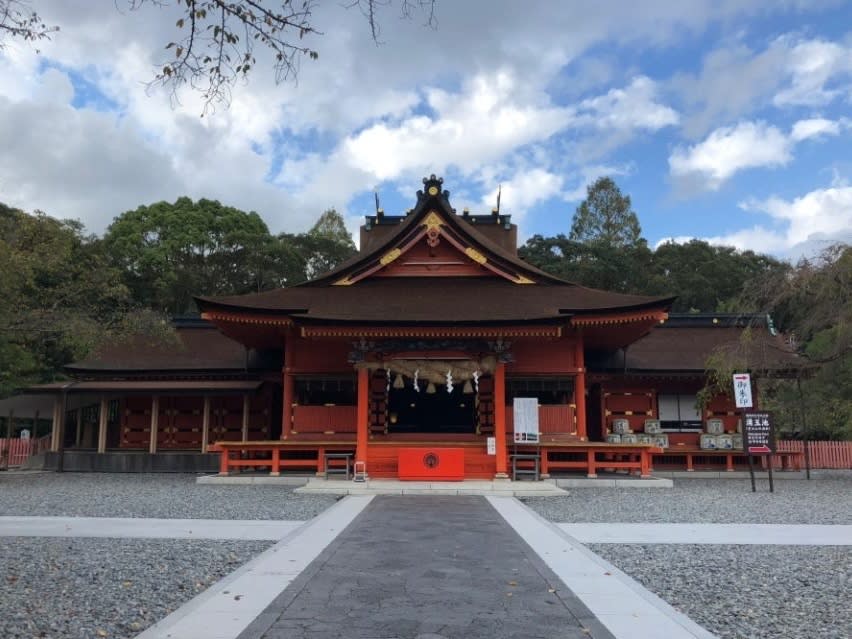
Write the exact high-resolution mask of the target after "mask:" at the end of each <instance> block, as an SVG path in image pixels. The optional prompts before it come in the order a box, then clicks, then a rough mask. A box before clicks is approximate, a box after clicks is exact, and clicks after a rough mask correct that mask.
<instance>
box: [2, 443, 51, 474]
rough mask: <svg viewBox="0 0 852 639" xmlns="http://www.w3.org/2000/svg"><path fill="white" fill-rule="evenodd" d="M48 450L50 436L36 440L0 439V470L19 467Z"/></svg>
mask: <svg viewBox="0 0 852 639" xmlns="http://www.w3.org/2000/svg"><path fill="white" fill-rule="evenodd" d="M49 448H50V435H45V436H44V437H39V438H38V439H5V438H4V439H0V468H6V467H9V466H21V465H22V464H23V463H24V462H25V461H27V459H29V458H30V457H32V456H33V455H38V454H39V453H43V452H44V451H46V450H48V449H49Z"/></svg>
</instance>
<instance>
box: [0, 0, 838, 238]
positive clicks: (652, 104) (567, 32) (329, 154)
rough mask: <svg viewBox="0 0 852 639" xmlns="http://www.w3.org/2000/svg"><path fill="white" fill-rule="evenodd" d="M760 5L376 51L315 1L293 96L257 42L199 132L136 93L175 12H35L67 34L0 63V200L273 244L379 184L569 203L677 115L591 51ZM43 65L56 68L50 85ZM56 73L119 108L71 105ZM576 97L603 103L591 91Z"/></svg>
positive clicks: (459, 25)
mask: <svg viewBox="0 0 852 639" xmlns="http://www.w3.org/2000/svg"><path fill="white" fill-rule="evenodd" d="M775 6H776V3H775V2H774V1H773V0H748V1H747V2H741V1H739V0H737V1H731V2H716V1H715V0H697V1H696V2H689V3H671V2H668V1H664V0H649V1H648V2H643V3H632V4H627V5H625V4H624V3H623V2H611V1H608V0H601V1H600V2H595V3H591V4H588V6H583V7H578V6H577V5H576V4H574V3H543V4H541V6H538V5H537V4H535V3H534V5H533V6H531V7H530V8H529V10H528V11H525V12H524V15H523V19H522V20H519V19H517V15H518V13H517V11H518V6H517V3H516V2H515V1H514V0H494V1H493V2H491V3H489V9H488V10H483V8H482V5H481V4H480V3H461V2H459V3H445V4H442V5H441V6H440V7H439V12H440V13H439V16H438V17H439V20H440V24H439V27H438V29H437V30H435V31H431V30H428V29H423V28H422V27H421V24H420V22H419V21H418V20H417V19H415V20H413V21H398V20H396V16H395V15H393V14H390V13H388V14H385V24H386V27H387V28H386V30H385V32H384V33H383V35H382V40H383V41H384V44H383V45H382V46H376V45H375V44H374V43H373V42H372V41H371V40H370V38H369V35H368V33H367V28H366V25H365V24H364V21H363V19H362V17H361V16H360V15H359V13H358V12H357V11H347V10H345V9H342V8H341V6H340V4H339V3H335V2H327V3H320V4H319V5H318V7H317V9H316V11H315V14H314V15H315V18H316V23H317V25H318V26H319V27H320V29H321V30H322V31H323V32H324V35H323V36H322V37H318V38H316V39H312V38H311V36H309V37H308V40H309V42H310V45H311V46H315V47H316V48H317V49H319V51H320V58H319V60H317V61H308V60H305V61H304V64H303V68H302V73H301V76H300V79H299V82H298V83H297V84H285V85H281V86H276V85H275V84H274V83H273V82H272V81H271V79H270V77H269V75H268V74H266V73H265V72H264V69H265V63H266V61H267V59H266V58H264V56H265V55H266V54H265V53H264V51H263V50H262V47H260V48H258V64H257V65H256V69H257V75H255V76H254V77H253V78H252V79H251V80H250V82H249V83H248V84H245V85H242V84H240V85H239V86H237V87H236V89H235V93H234V100H233V103H232V105H231V108H230V109H229V110H227V111H223V110H220V111H219V112H218V113H216V114H214V115H213V116H212V117H205V118H204V119H203V120H199V118H198V115H199V113H200V112H201V105H200V103H199V100H198V97H197V96H196V95H193V94H191V93H186V92H184V93H181V96H180V97H181V103H180V104H177V105H175V106H174V108H173V107H172V106H171V105H170V103H169V100H168V96H167V95H164V94H163V93H162V92H157V91H154V92H153V93H152V94H150V95H149V94H147V93H146V91H145V87H144V81H145V80H147V79H150V77H151V76H152V73H153V69H154V68H155V65H156V64H157V63H158V62H160V61H162V56H165V55H168V54H167V53H166V52H165V51H164V49H163V46H164V44H165V43H166V42H168V41H169V40H170V39H173V38H174V34H175V27H174V22H175V19H176V13H175V10H174V7H171V8H169V7H164V8H162V9H161V8H157V7H155V6H152V5H150V3H145V6H144V7H143V9H142V10H140V11H136V12H129V13H127V12H125V13H122V12H120V11H115V10H113V7H112V4H111V3H106V6H105V5H104V4H103V3H93V2H89V1H82V0H76V1H73V2H69V1H67V0H43V2H42V1H41V0H40V2H39V7H38V9H39V12H40V13H41V14H42V15H43V17H44V18H45V20H46V21H47V22H48V23H51V24H53V23H57V24H60V25H61V26H62V31H60V32H59V33H58V34H57V35H56V37H55V38H54V40H53V41H52V42H50V43H43V44H42V45H40V46H41V48H42V50H43V51H44V55H45V58H41V59H39V58H38V57H37V56H35V55H33V54H32V52H31V51H30V50H29V49H27V47H26V46H22V47H17V46H11V47H9V48H7V49H5V50H4V51H3V52H2V53H0V147H2V148H3V150H4V154H3V155H4V157H3V158H0V166H2V173H0V179H2V182H0V201H6V202H8V203H10V204H14V205H17V206H21V207H22V208H25V209H33V208H43V209H45V210H47V211H49V212H50V213H52V214H56V215H60V216H69V217H79V218H81V219H82V220H83V221H84V222H85V223H86V224H87V225H89V227H90V229H91V230H93V231H101V230H103V228H104V226H105V224H106V223H108V221H109V219H110V218H111V217H112V216H113V215H115V214H117V213H119V212H121V211H122V210H125V209H126V208H132V207H135V206H136V205H138V204H140V203H144V202H151V201H155V200H159V199H172V198H174V197H176V196H177V195H181V194H188V195H190V196H193V197H200V196H206V197H216V198H219V199H222V200H223V201H226V202H228V203H229V204H232V205H234V206H239V207H241V208H245V209H256V210H257V211H258V212H260V213H261V215H263V216H264V218H265V219H266V220H267V222H268V223H269V225H270V227H271V228H272V229H273V230H276V231H279V230H283V229H285V228H286V229H288V230H299V229H301V228H306V227H307V226H308V225H309V224H310V223H311V222H312V221H313V219H315V217H316V216H317V215H318V214H319V213H320V212H321V211H322V210H324V209H325V208H326V207H327V206H336V207H337V208H338V210H339V211H341V213H343V214H345V215H350V214H351V212H350V211H348V210H347V204H348V203H349V202H350V201H351V199H352V198H353V196H355V195H357V194H359V193H361V192H363V191H364V190H367V189H370V188H372V187H373V186H375V185H376V184H377V183H379V182H382V181H388V180H393V181H397V182H407V183H411V184H415V185H416V184H417V179H418V178H419V177H420V176H422V175H423V174H428V173H431V172H435V173H443V172H445V171H446V170H447V169H448V168H451V169H452V170H454V171H457V172H458V173H460V174H461V176H462V178H463V181H464V182H465V184H464V186H462V185H459V186H456V185H451V187H450V188H452V189H453V191H454V193H458V192H460V191H463V190H465V189H466V190H469V191H470V193H471V195H470V199H471V201H474V202H476V201H478V200H479V198H480V197H482V193H483V192H485V191H488V190H491V189H492V188H493V186H494V184H495V181H490V180H486V179H485V171H484V169H485V168H486V167H491V168H493V167H500V171H499V172H498V173H499V176H500V177H503V176H508V178H507V179H506V180H505V181H504V183H505V184H507V185H508V184H510V183H513V182H514V183H516V184H517V186H516V187H515V189H516V194H517V197H518V198H519V199H518V201H519V202H525V201H526V202H529V201H533V199H534V196H533V195H532V194H529V193H528V191H529V190H530V189H532V188H534V187H537V188H541V189H543V190H544V191H545V192H548V193H549V192H551V190H552V189H553V188H555V187H554V186H553V183H552V182H551V181H549V180H548V179H547V178H546V176H548V175H550V176H566V178H565V179H564V180H563V181H562V183H561V184H560V186H559V187H558V189H557V191H558V193H562V191H563V190H564V189H565V188H566V187H565V185H566V183H567V184H569V191H568V193H567V194H565V196H566V197H568V196H570V195H571V194H572V190H571V189H570V186H572V185H574V184H576V183H577V182H578V181H579V182H583V181H584V180H585V178H586V177H587V176H586V174H585V173H584V169H583V167H585V166H587V165H589V164H591V163H595V164H599V165H601V166H607V165H612V164H614V163H615V162H616V160H614V159H612V158H608V157H603V156H605V155H606V154H607V153H609V152H610V151H611V150H612V149H613V148H615V147H616V146H618V145H620V144H624V143H626V142H629V141H630V140H631V139H633V138H634V137H635V136H636V135H637V133H640V134H641V133H647V132H654V131H659V130H661V129H664V128H665V127H670V126H673V125H675V124H676V123H677V122H678V121H679V119H680V115H679V114H678V112H677V111H676V110H675V109H674V108H673V107H672V106H670V105H668V104H667V103H666V101H665V100H664V99H663V98H661V97H660V95H661V90H660V87H659V85H658V84H657V83H656V82H655V81H654V80H651V79H650V78H648V77H647V76H646V75H645V73H647V71H643V70H642V69H640V68H638V67H633V66H628V67H627V68H626V69H625V65H624V64H623V61H621V60H618V59H612V60H611V61H608V62H605V63H603V64H597V63H596V62H595V59H596V56H597V52H598V51H599V50H600V49H602V48H606V47H610V46H611V47H612V50H614V51H619V56H620V51H621V50H623V48H627V47H630V48H631V49H630V52H629V54H630V55H632V53H633V52H634V50H635V51H636V52H637V53H638V52H643V51H646V50H648V48H654V47H656V48H658V49H662V48H664V47H668V46H670V45H672V44H679V43H683V42H684V41H685V40H686V39H687V38H690V37H691V36H692V35H694V34H700V33H702V32H703V31H704V30H705V29H706V28H707V27H708V25H711V24H713V23H719V22H721V21H731V20H735V19H737V18H739V17H746V18H747V17H749V16H751V15H754V14H755V13H756V12H762V11H764V10H765V8H766V7H769V8H770V10H775ZM589 51H591V52H592V54H591V55H589V56H588V57H586V58H584V57H583V54H584V53H587V52H589ZM584 60H585V62H584ZM45 62H47V63H49V64H51V65H53V64H55V65H57V66H58V67H59V70H50V71H45V70H44V68H43V63H45ZM575 63H576V64H575ZM566 65H574V66H569V68H570V69H575V70H576V71H577V72H578V73H577V74H578V76H579V78H580V79H581V80H583V81H584V82H586V84H585V85H584V88H582V91H583V92H581V91H580V90H578V91H577V92H574V93H570V96H571V97H570V98H566V97H565V92H562V91H559V90H554V89H553V87H555V86H557V85H558V84H559V81H560V80H561V79H562V78H563V74H564V72H565V68H566ZM65 70H67V71H69V72H70V73H71V75H73V76H75V77H76V76H82V77H84V78H85V79H86V81H87V82H90V83H91V84H93V85H94V86H95V87H96V88H97V90H98V91H100V92H101V93H103V95H104V96H105V97H106V98H107V99H108V100H109V101H111V102H113V103H115V104H116V105H117V107H116V109H115V111H113V112H105V113H104V112H98V111H96V110H95V109H93V108H76V109H75V108H72V107H71V106H70V105H69V104H68V102H69V91H68V87H69V84H68V80H69V77H71V76H68V74H66V73H65ZM832 73H833V72H832ZM63 76H66V77H63ZM831 77H833V76H831ZM72 79H73V78H72ZM578 88H579V87H578ZM590 88H594V90H595V91H597V92H598V93H599V95H597V96H592V97H588V93H584V92H585V91H588V90H589V89H590ZM581 95H582V96H585V97H586V99H584V100H580V98H579V97H577V96H581ZM25 132H27V133H28V134H29V132H32V134H31V135H28V136H25V135H24V133H25ZM557 138H558V139H557ZM519 157H521V158H523V161H522V160H519V159H518V158H519ZM10 158H12V159H10ZM13 160H14V161H13ZM618 161H619V162H623V160H621V159H619V160H618ZM279 167H280V169H279ZM496 176H497V174H495V175H494V176H492V177H496ZM270 177H271V178H274V182H270V179H269V178H270ZM580 177H582V178H583V179H580ZM536 178H537V179H538V180H539V182H536ZM524 185H527V186H526V187H525V186H524ZM448 186H449V185H448ZM582 186H584V185H580V186H578V187H577V188H582ZM574 190H576V189H574ZM506 193H507V197H508V191H507V192H506ZM506 201H507V205H508V199H507V200H506ZM532 206H534V204H530V205H528V206H527V208H531V207H532Z"/></svg>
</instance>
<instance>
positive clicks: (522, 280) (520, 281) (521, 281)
mask: <svg viewBox="0 0 852 639" xmlns="http://www.w3.org/2000/svg"><path fill="white" fill-rule="evenodd" d="M512 281H513V282H515V284H535V282H533V281H532V280H531V279H530V278H528V277H524V276H523V275H518V277H517V278H515V279H514V280H512Z"/></svg>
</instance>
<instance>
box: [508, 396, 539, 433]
mask: <svg viewBox="0 0 852 639" xmlns="http://www.w3.org/2000/svg"><path fill="white" fill-rule="evenodd" d="M512 408H513V410H514V413H513V416H514V422H515V443H516V444H537V443H538V399H536V398H535V397H516V398H515V401H514V403H513V405H512Z"/></svg>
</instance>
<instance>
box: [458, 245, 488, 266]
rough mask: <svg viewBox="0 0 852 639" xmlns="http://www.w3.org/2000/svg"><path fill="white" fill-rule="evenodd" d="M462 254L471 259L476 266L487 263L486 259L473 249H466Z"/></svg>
mask: <svg viewBox="0 0 852 639" xmlns="http://www.w3.org/2000/svg"><path fill="white" fill-rule="evenodd" d="M464 254H465V255H467V256H468V257H469V258H470V259H472V260H473V261H474V262H476V263H477V264H485V263H486V262H487V261H488V258H487V257H485V256H484V255H483V254H482V253H480V252H479V251H477V250H476V249H475V248H471V247H467V248H466V249H465V250H464Z"/></svg>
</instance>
